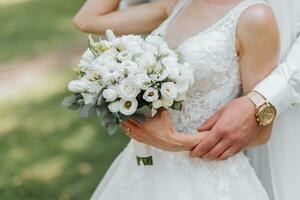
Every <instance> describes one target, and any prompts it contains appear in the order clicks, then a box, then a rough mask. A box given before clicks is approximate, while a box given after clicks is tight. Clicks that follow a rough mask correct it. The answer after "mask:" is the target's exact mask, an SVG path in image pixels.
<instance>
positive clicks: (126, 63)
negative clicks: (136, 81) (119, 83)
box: [121, 60, 138, 73]
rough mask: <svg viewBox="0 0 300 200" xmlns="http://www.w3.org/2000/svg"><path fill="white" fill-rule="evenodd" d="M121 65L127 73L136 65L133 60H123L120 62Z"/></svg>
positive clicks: (135, 67) (134, 68)
mask: <svg viewBox="0 0 300 200" xmlns="http://www.w3.org/2000/svg"><path fill="white" fill-rule="evenodd" d="M121 67H122V69H123V70H124V72H125V73H128V72H133V71H135V70H136V69H137V67H138V65H137V64H136V63H135V62H133V61H129V60H125V61H123V62H122V63H121Z"/></svg>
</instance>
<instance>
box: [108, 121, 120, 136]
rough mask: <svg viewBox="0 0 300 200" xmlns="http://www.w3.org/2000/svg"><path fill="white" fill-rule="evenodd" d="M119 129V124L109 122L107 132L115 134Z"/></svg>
mask: <svg viewBox="0 0 300 200" xmlns="http://www.w3.org/2000/svg"><path fill="white" fill-rule="evenodd" d="M117 130H118V125H117V124H109V125H108V127H107V132H108V134H109V135H114V134H115V133H116V131H117Z"/></svg>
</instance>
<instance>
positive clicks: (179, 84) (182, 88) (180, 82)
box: [175, 76, 189, 93]
mask: <svg viewBox="0 0 300 200" xmlns="http://www.w3.org/2000/svg"><path fill="white" fill-rule="evenodd" d="M175 82H176V83H175V86H176V89H177V92H178V93H186V92H187V91H188V89H189V81H188V79H186V78H185V77H182V76H180V77H177V79H176V81H175Z"/></svg>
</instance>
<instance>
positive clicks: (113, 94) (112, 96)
mask: <svg viewBox="0 0 300 200" xmlns="http://www.w3.org/2000/svg"><path fill="white" fill-rule="evenodd" d="M103 97H104V98H105V99H106V101H107V102H112V101H114V100H116V99H117V98H118V92H117V89H116V88H115V87H109V88H107V89H105V90H103Z"/></svg>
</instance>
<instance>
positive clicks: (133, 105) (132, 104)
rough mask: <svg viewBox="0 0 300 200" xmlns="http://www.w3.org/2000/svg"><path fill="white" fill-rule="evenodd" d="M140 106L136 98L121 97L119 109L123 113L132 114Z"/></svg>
mask: <svg viewBox="0 0 300 200" xmlns="http://www.w3.org/2000/svg"><path fill="white" fill-rule="evenodd" d="M137 107H138V101H137V100H136V99H131V100H128V99H121V100H120V106H119V111H120V112H121V113H122V114H123V115H127V116H128V115H132V114H134V113H135V111H136V110H137Z"/></svg>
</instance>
